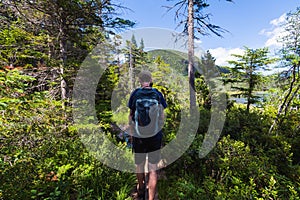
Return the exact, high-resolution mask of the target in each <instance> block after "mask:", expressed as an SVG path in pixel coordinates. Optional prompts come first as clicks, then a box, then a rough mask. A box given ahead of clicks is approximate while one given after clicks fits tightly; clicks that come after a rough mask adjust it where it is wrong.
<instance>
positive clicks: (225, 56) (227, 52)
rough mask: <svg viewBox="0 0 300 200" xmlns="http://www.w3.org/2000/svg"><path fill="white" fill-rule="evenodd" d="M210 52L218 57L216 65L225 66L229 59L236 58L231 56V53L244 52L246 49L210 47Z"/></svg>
mask: <svg viewBox="0 0 300 200" xmlns="http://www.w3.org/2000/svg"><path fill="white" fill-rule="evenodd" d="M209 52H210V53H211V55H212V56H213V57H214V58H215V59H216V65H219V66H225V65H228V63H227V61H229V60H234V59H236V58H235V57H233V56H231V54H239V55H241V54H243V53H244V49H240V48H234V49H226V48H223V47H218V48H216V49H210V50H209Z"/></svg>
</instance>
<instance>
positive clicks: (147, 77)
mask: <svg viewBox="0 0 300 200" xmlns="http://www.w3.org/2000/svg"><path fill="white" fill-rule="evenodd" d="M139 80H140V82H141V84H143V83H149V84H150V83H151V82H152V76H151V72H149V71H145V70H143V71H141V72H140V73H139Z"/></svg>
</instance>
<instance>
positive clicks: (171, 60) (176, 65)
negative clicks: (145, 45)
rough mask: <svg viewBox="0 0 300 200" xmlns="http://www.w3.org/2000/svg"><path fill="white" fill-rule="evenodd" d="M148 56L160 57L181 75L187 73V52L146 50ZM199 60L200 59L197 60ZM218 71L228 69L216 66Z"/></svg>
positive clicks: (226, 70) (222, 71)
mask: <svg viewBox="0 0 300 200" xmlns="http://www.w3.org/2000/svg"><path fill="white" fill-rule="evenodd" d="M148 56H149V58H150V59H153V60H154V59H156V58H157V57H158V56H160V57H161V59H162V60H163V61H164V62H165V63H167V64H169V65H170V67H172V68H173V69H175V70H176V71H178V72H179V73H182V74H183V75H186V76H187V75H188V63H189V62H188V54H187V53H184V52H181V51H176V50H164V49H157V50H151V51H148ZM198 61H199V62H200V60H198ZM216 67H217V69H218V70H219V72H220V73H230V71H229V70H228V69H226V68H223V67H220V66H216Z"/></svg>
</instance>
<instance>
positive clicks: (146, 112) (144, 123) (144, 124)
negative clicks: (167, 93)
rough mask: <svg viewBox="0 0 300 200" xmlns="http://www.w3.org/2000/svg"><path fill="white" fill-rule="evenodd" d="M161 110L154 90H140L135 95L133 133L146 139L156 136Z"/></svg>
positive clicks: (158, 129)
mask: <svg viewBox="0 0 300 200" xmlns="http://www.w3.org/2000/svg"><path fill="white" fill-rule="evenodd" d="M161 112H162V109H161V105H160V102H159V95H158V93H157V92H156V89H153V88H140V89H138V91H137V93H136V95H135V113H134V120H135V133H136V134H137V136H138V137H142V138H146V137H151V136H154V135H156V134H157V133H158V132H159V131H160V129H161V127H160V123H159V120H160V115H161Z"/></svg>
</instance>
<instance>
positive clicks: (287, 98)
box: [269, 67, 296, 133]
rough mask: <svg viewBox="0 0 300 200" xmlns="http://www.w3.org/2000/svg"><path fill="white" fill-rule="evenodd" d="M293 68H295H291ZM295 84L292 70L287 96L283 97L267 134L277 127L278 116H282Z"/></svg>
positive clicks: (294, 75)
mask: <svg viewBox="0 0 300 200" xmlns="http://www.w3.org/2000/svg"><path fill="white" fill-rule="evenodd" d="M293 68H295V67H293ZM295 82H296V71H295V70H293V78H292V81H291V83H290V87H289V89H288V91H287V94H286V95H285V97H284V100H283V103H282V104H281V105H280V106H279V109H278V112H277V115H276V118H275V120H274V122H273V124H272V126H271V127H270V129H269V133H271V132H272V131H273V129H274V128H275V126H277V124H278V123H280V122H279V118H280V116H281V115H282V112H283V111H284V110H285V109H287V108H286V107H287V106H288V102H289V98H290V96H291V94H292V91H293V88H294V84H295Z"/></svg>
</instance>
